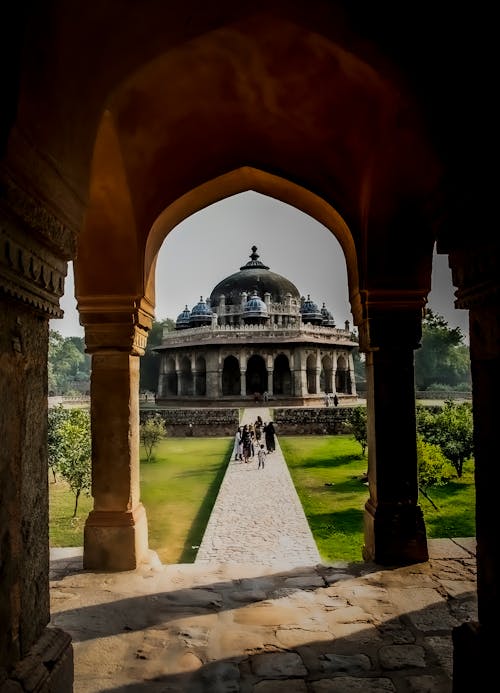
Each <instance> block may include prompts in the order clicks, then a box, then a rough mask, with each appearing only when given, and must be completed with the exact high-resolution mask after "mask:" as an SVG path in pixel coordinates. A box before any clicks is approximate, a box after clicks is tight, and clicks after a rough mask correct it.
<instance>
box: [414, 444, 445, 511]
mask: <svg viewBox="0 0 500 693" xmlns="http://www.w3.org/2000/svg"><path fill="white" fill-rule="evenodd" d="M417 464H418V488H419V491H420V493H421V494H422V495H423V496H424V497H425V498H427V500H428V501H429V503H430V504H431V505H432V507H433V508H434V509H435V510H438V507H437V505H436V504H435V503H434V501H433V500H432V498H431V497H430V496H429V489H430V488H432V487H433V486H443V485H444V484H446V483H447V482H448V481H449V480H450V479H451V478H452V476H453V475H454V471H453V468H452V466H451V465H450V463H449V461H448V460H447V459H446V457H445V456H444V455H443V453H442V451H441V448H440V447H439V445H434V444H433V443H426V442H425V440H424V439H423V438H422V436H421V435H418V434H417Z"/></svg>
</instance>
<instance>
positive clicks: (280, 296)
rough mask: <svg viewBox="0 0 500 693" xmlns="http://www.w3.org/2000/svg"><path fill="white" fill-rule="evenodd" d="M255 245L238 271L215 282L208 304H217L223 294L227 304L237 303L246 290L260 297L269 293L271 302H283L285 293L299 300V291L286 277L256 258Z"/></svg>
mask: <svg viewBox="0 0 500 693" xmlns="http://www.w3.org/2000/svg"><path fill="white" fill-rule="evenodd" d="M256 251H257V248H256V246H252V254H251V255H250V262H247V263H246V265H243V267H240V271H239V272H235V273H234V274H231V275H230V276H229V277H226V278H225V279H223V280H222V281H221V282H219V283H218V284H217V286H216V287H215V288H214V290H213V291H212V293H211V294H210V305H211V306H214V307H215V306H218V305H219V301H220V297H221V296H222V295H224V296H225V299H226V304H227V305H238V304H239V303H240V302H241V293H242V292H243V291H246V292H247V294H249V295H251V294H253V293H254V292H257V294H258V296H259V297H260V298H264V294H265V293H269V294H271V301H272V302H278V301H279V302H283V301H284V298H285V296H286V294H291V296H292V298H295V299H296V300H297V301H299V300H300V292H299V290H298V289H297V287H296V286H295V284H292V282H291V281H290V280H288V279H287V278H286V277H282V276H281V274H276V272H270V271H269V267H267V266H266V265H264V264H263V263H262V262H261V261H260V260H259V259H258V258H259V256H258V254H257V252H256Z"/></svg>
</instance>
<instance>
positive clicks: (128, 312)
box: [78, 295, 154, 356]
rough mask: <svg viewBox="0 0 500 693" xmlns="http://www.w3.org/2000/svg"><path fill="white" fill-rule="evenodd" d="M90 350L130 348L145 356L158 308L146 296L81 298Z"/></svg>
mask: <svg viewBox="0 0 500 693" xmlns="http://www.w3.org/2000/svg"><path fill="white" fill-rule="evenodd" d="M78 309H79V311H80V319H81V323H82V325H83V326H84V327H85V344H86V351H87V353H89V354H94V353H96V352H99V351H100V352H102V351H126V352H129V353H131V354H135V355H138V356H142V355H143V354H144V351H145V349H146V344H147V340H148V332H149V330H150V329H151V327H152V325H153V319H154V309H153V307H152V306H151V305H150V303H149V302H148V301H147V299H145V298H144V297H142V298H141V297H136V296H121V295H119V296H87V297H80V298H79V299H78Z"/></svg>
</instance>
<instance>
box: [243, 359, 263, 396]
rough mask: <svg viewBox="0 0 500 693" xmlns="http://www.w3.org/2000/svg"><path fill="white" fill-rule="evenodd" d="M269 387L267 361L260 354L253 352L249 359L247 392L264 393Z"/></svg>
mask: <svg viewBox="0 0 500 693" xmlns="http://www.w3.org/2000/svg"><path fill="white" fill-rule="evenodd" d="M267 389H268V384H267V368H266V362H265V360H264V359H263V357H262V356H261V355H260V354H253V355H252V356H250V358H249V359H248V361H247V370H246V394H247V395H253V394H254V393H255V392H258V393H259V394H261V395H262V394H263V393H264V392H265V391H266V390H267Z"/></svg>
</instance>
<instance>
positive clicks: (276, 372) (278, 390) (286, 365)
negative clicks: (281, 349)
mask: <svg viewBox="0 0 500 693" xmlns="http://www.w3.org/2000/svg"><path fill="white" fill-rule="evenodd" d="M273 393H274V394H275V395H291V394H292V372H291V370H290V362H289V360H288V356H286V354H278V355H277V356H276V358H275V359H274V368H273Z"/></svg>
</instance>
